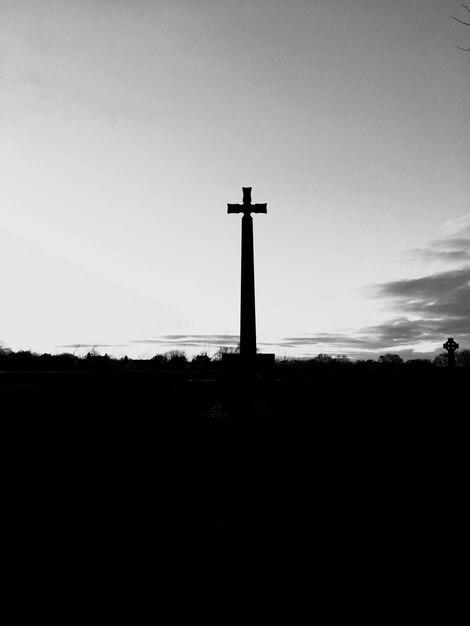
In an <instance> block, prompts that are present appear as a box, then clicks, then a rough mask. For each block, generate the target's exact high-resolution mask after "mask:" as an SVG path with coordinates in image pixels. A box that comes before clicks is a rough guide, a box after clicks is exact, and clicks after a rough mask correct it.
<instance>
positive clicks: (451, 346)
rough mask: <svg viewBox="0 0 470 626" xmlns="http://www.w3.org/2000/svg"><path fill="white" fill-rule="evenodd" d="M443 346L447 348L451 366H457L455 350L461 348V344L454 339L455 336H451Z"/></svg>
mask: <svg viewBox="0 0 470 626" xmlns="http://www.w3.org/2000/svg"><path fill="white" fill-rule="evenodd" d="M442 347H443V348H444V350H447V358H448V364H449V367H455V351H456V350H458V349H459V344H458V343H457V342H456V341H454V339H453V337H449V338H448V339H447V341H446V342H445V344H443V346H442Z"/></svg>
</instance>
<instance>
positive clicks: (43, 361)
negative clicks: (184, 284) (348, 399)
mask: <svg viewBox="0 0 470 626" xmlns="http://www.w3.org/2000/svg"><path fill="white" fill-rule="evenodd" d="M233 352H237V348H226V347H222V348H220V349H219V350H218V351H217V352H216V353H215V354H214V355H213V356H212V357H210V356H209V355H208V354H206V353H201V354H197V355H195V356H193V357H191V358H188V356H187V355H186V353H185V352H183V351H182V350H170V351H168V352H165V353H164V354H156V355H155V356H153V357H152V358H150V359H130V358H129V357H127V356H124V357H119V358H117V357H113V356H110V355H108V354H103V355H102V354H100V353H99V352H98V351H97V350H96V349H92V350H90V351H89V352H88V353H87V354H85V355H83V356H79V355H76V354H71V353H68V352H64V353H62V354H49V353H44V354H37V353H35V352H32V351H29V350H20V351H18V352H15V351H13V350H11V349H9V348H6V347H5V346H2V345H0V371H159V370H186V369H188V370H204V369H206V370H210V369H219V368H220V364H221V360H222V358H223V355H224V354H226V353H233ZM447 358H448V357H447V353H442V354H439V355H437V356H436V357H434V358H433V359H409V360H407V361H404V360H403V359H402V357H401V356H400V355H398V354H393V353H386V354H382V355H380V356H378V357H377V359H357V360H352V359H350V358H349V357H348V356H346V355H336V356H332V355H329V354H318V355H317V356H315V357H303V358H294V357H283V358H278V359H276V368H279V369H283V370H311V369H321V370H325V369H328V370H330V369H334V370H347V369H354V370H358V369H362V370H377V369H380V370H383V369H406V370H430V369H435V368H439V367H446V366H447V364H448V361H447ZM455 359H456V365H457V367H467V368H470V350H458V351H457V352H456V355H455Z"/></svg>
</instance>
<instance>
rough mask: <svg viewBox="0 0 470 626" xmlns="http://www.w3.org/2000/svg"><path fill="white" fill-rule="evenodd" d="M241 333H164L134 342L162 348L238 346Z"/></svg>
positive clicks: (133, 341) (134, 341)
mask: <svg viewBox="0 0 470 626" xmlns="http://www.w3.org/2000/svg"><path fill="white" fill-rule="evenodd" d="M239 341H240V338H239V335H162V336H160V337H151V338H149V339H134V340H132V341H131V342H130V343H133V344H149V345H156V346H160V347H162V348H165V347H171V348H174V347H181V348H203V349H204V348H207V347H208V346H236V345H237V344H238V343H239Z"/></svg>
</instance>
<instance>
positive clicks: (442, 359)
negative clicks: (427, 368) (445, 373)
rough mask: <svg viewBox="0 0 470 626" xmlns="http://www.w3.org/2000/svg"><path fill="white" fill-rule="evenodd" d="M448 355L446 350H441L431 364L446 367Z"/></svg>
mask: <svg viewBox="0 0 470 626" xmlns="http://www.w3.org/2000/svg"><path fill="white" fill-rule="evenodd" d="M447 363H448V357H447V353H446V352H442V353H441V354H438V355H437V356H436V357H435V358H434V359H433V362H432V364H433V365H435V366H436V367H447Z"/></svg>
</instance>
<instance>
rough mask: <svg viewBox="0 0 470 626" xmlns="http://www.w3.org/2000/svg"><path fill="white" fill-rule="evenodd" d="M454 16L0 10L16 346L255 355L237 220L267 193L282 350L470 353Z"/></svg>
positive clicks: (144, 8)
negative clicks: (250, 348)
mask: <svg viewBox="0 0 470 626" xmlns="http://www.w3.org/2000/svg"><path fill="white" fill-rule="evenodd" d="M451 15H455V16H458V17H459V18H461V19H463V20H466V19H467V20H468V18H470V15H469V14H468V13H467V12H466V10H465V8H464V7H462V6H461V5H460V3H459V2H456V1H454V0H393V1H391V0H347V1H346V0H237V1H236V2H235V1H230V0H153V1H150V0H148V1H147V0H132V1H131V0H99V1H96V0H80V1H78V0H42V1H41V2H36V1H34V0H0V172H1V174H0V177H1V181H2V182H1V185H0V263H1V268H2V280H1V283H2V298H1V304H0V340H1V341H3V342H4V344H5V345H7V346H9V347H11V348H13V349H14V350H20V349H26V350H28V349H31V350H35V351H38V352H44V351H47V352H52V353H54V352H63V351H74V350H78V352H79V353H80V352H83V351H88V349H89V346H96V347H97V349H98V350H99V351H100V352H102V353H104V352H107V353H108V354H111V355H115V356H120V355H123V354H128V355H129V356H141V357H147V356H152V355H153V354H155V353H158V352H165V351H166V350H169V349H174V348H181V349H183V350H186V351H187V352H188V354H193V353H198V352H201V351H203V350H205V351H209V352H210V353H214V352H215V351H216V350H217V349H218V347H219V346H220V345H234V344H236V343H237V341H238V339H237V336H238V332H239V297H240V293H239V291H240V289H239V286H240V229H241V224H240V217H239V216H234V215H227V203H228V202H241V200H242V191H241V189H242V187H244V186H245V187H248V186H251V187H253V201H254V202H267V204H268V214H267V215H266V216H265V215H256V216H255V217H254V229H255V271H256V298H257V301H256V304H257V329H258V344H259V347H260V349H261V351H262V352H276V354H278V355H279V356H283V355H295V356H302V355H311V354H318V353H319V352H329V353H332V354H338V353H342V354H350V355H351V356H353V357H356V356H359V355H366V354H374V353H379V354H380V353H384V352H400V353H402V354H403V355H404V356H406V357H410V356H412V355H420V354H422V353H427V354H428V353H429V354H430V353H432V351H433V350H436V349H437V352H440V351H441V350H440V349H439V348H441V346H442V343H443V342H444V341H445V339H446V338H447V337H448V336H453V337H455V339H456V340H457V341H459V343H460V345H461V347H470V327H469V323H468V322H469V312H470V286H469V285H470V247H469V245H468V244H469V243H470V209H469V205H468V198H469V197H470V176H469V174H468V173H469V171H470V123H469V117H468V104H469V102H470V54H468V53H465V52H462V51H460V50H458V49H457V48H456V46H463V47H470V28H466V27H465V26H463V25H461V24H459V23H458V22H456V21H455V20H452V19H451V18H450V16H451ZM468 21H470V20H468ZM78 345H80V346H83V347H82V348H77V347H76V346H78Z"/></svg>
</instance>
